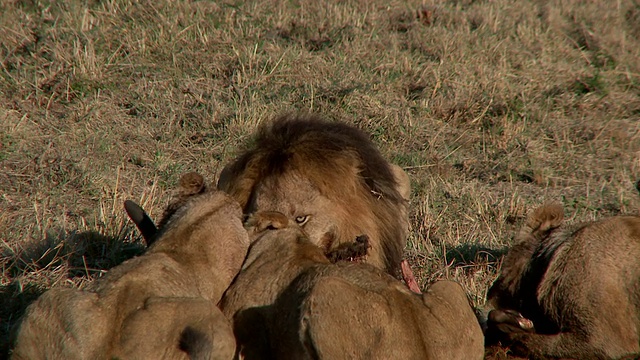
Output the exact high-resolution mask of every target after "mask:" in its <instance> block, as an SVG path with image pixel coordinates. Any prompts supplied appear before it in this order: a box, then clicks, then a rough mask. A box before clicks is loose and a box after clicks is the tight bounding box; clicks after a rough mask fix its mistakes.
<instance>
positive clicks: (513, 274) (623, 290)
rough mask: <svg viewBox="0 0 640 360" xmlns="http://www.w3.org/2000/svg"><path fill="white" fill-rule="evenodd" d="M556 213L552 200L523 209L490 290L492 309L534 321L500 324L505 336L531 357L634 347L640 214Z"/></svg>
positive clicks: (639, 337)
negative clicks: (524, 216)
mask: <svg viewBox="0 0 640 360" xmlns="http://www.w3.org/2000/svg"><path fill="white" fill-rule="evenodd" d="M562 215H563V210H562V207H561V206H560V205H557V204H556V205H546V206H542V207H540V208H538V209H536V210H535V211H534V212H533V214H532V215H530V216H529V218H528V220H527V223H526V225H525V226H524V228H523V229H522V230H521V231H520V233H519V235H518V236H517V241H518V242H517V244H516V245H515V246H514V247H513V248H512V249H511V250H510V251H509V253H508V254H507V256H506V257H505V259H504V261H503V265H502V273H501V275H500V276H499V277H498V279H497V280H496V281H495V283H494V284H493V286H492V287H491V289H490V290H489V294H488V301H489V303H490V304H491V305H492V306H493V307H495V308H496V309H498V311H502V310H505V309H506V310H515V311H517V312H520V313H521V314H522V316H524V318H526V319H530V320H531V321H533V324H534V325H535V333H527V332H526V331H520V330H521V329H517V327H515V328H512V329H513V330H514V331H512V332H510V331H505V332H506V334H502V335H504V336H503V338H504V341H505V342H506V343H511V344H512V348H513V349H514V350H516V351H517V352H518V351H519V352H520V353H522V354H525V355H528V356H530V357H533V358H573V359H618V358H621V357H624V356H630V357H636V356H638V355H640V345H639V343H640V261H639V259H640V216H616V217H611V218H607V219H603V220H600V221H595V222H591V223H587V224H581V225H576V226H563V225H562ZM489 315H490V316H489V317H490V319H489V320H490V321H491V318H492V317H493V318H494V322H497V323H498V324H500V322H501V321H510V320H509V317H499V316H498V315H504V314H500V313H493V314H492V313H490V314H489ZM495 319H498V320H495ZM496 328H498V329H499V328H500V326H497V327H496ZM503 329H504V328H503ZM491 335H495V334H491Z"/></svg>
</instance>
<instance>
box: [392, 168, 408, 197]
mask: <svg viewBox="0 0 640 360" xmlns="http://www.w3.org/2000/svg"><path fill="white" fill-rule="evenodd" d="M390 165H391V172H392V173H393V177H394V178H395V180H396V184H397V187H396V190H397V191H398V193H399V194H400V196H402V198H403V199H405V200H407V201H409V198H410V197H411V181H410V180H409V175H407V173H406V172H405V171H404V170H402V168H401V167H400V166H398V165H396V164H390Z"/></svg>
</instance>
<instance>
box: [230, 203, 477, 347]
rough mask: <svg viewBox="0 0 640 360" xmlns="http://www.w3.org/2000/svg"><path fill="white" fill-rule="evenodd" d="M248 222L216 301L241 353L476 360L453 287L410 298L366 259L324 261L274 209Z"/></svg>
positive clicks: (465, 305) (466, 311)
mask: <svg viewBox="0 0 640 360" xmlns="http://www.w3.org/2000/svg"><path fill="white" fill-rule="evenodd" d="M248 226H249V232H250V237H251V238H252V245H251V247H250V248H249V252H248V254H247V258H246V260H245V263H244V265H243V267H242V270H241V271H240V273H239V274H238V276H237V277H236V279H235V280H234V282H233V284H232V285H231V286H230V287H229V289H228V290H227V292H226V293H225V296H224V297H223V300H222V302H221V309H222V310H223V312H224V313H225V314H226V315H227V316H229V317H230V318H232V319H233V322H234V332H235V334H236V338H237V340H238V351H239V352H240V354H241V355H242V356H244V359H247V360H250V359H270V358H276V359H346V358H349V359H394V358H395V359H465V360H466V359H482V357H483V355H484V346H483V343H484V338H483V335H482V330H481V329H480V325H479V324H478V321H477V319H476V317H475V315H474V312H473V310H472V309H471V306H470V305H469V301H468V299H467V297H466V295H465V293H464V291H463V290H462V288H461V287H460V285H458V284H457V283H454V282H450V281H441V282H437V283H435V284H433V285H432V286H431V287H430V288H428V289H427V291H426V292H425V293H424V294H422V295H418V294H415V293H413V292H411V291H409V290H408V289H407V288H406V287H405V286H404V285H403V284H402V283H401V282H400V281H398V280H397V279H395V278H394V277H392V276H391V275H389V274H387V273H385V272H384V271H382V270H380V269H378V268H375V267H374V266H372V265H370V264H362V263H353V262H340V263H337V264H333V263H331V262H330V261H329V260H328V259H327V257H326V255H325V254H324V251H323V250H322V249H320V248H319V247H317V246H316V245H315V244H313V243H312V242H311V241H310V240H309V238H308V237H307V235H306V234H305V232H304V230H302V229H300V228H299V227H298V226H297V225H295V224H291V223H287V218H286V217H285V216H284V215H282V214H279V213H277V212H264V213H261V212H258V213H255V214H254V215H253V216H252V218H250V220H249V222H248ZM252 226H253V228H252Z"/></svg>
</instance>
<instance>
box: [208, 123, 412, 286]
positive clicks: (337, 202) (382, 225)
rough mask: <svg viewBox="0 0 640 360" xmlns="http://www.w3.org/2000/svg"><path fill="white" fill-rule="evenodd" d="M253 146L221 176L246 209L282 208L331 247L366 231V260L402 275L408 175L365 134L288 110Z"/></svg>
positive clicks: (327, 248)
mask: <svg viewBox="0 0 640 360" xmlns="http://www.w3.org/2000/svg"><path fill="white" fill-rule="evenodd" d="M251 144H252V146H251V148H249V149H247V150H246V151H245V152H244V153H243V154H242V155H240V156H239V157H238V158H237V159H236V160H235V161H233V162H232V163H231V164H229V165H228V166H226V167H225V168H224V169H223V171H222V173H221V175H220V179H219V181H218V188H219V189H221V190H224V191H226V192H228V193H229V194H231V195H232V196H233V197H234V198H235V199H236V200H237V201H238V202H240V204H241V206H242V207H243V209H244V212H245V214H251V213H253V212H256V211H263V210H273V211H279V212H281V213H283V214H285V215H286V216H287V218H289V220H290V221H293V222H296V221H297V222H298V223H299V224H300V225H301V226H302V227H303V228H304V230H305V231H306V233H307V234H308V235H309V237H310V239H311V241H312V242H313V243H314V244H316V245H318V246H320V247H322V248H323V249H324V250H325V251H326V252H330V251H331V250H332V249H335V248H336V247H339V246H340V245H341V244H344V243H353V242H354V240H355V239H356V238H357V237H358V236H360V235H367V236H368V238H369V244H370V249H369V253H368V256H366V258H365V261H366V262H368V263H370V264H372V265H374V266H376V267H378V268H380V269H384V270H386V271H387V272H389V273H390V274H393V275H397V271H398V269H399V265H400V261H401V260H402V255H403V250H404V246H405V244H406V238H407V231H408V217H407V204H408V198H409V195H410V184H409V178H408V176H407V174H406V173H405V172H404V171H403V170H402V169H401V168H400V167H398V166H396V165H392V164H390V163H389V162H387V161H386V160H385V159H384V158H383V157H382V155H381V154H380V151H379V150H378V149H377V148H376V147H375V146H374V144H373V142H372V141H371V140H370V139H369V137H368V136H367V135H366V134H364V133H363V132H362V131H360V130H358V129H356V128H354V127H352V126H350V125H347V124H344V123H339V122H329V121H325V120H322V119H320V118H318V117H316V116H313V115H307V116H303V115H285V116H281V117H279V118H277V119H275V120H274V121H273V122H270V123H268V124H264V125H262V126H261V127H260V129H259V130H258V132H257V134H256V136H255V138H254V139H253V141H252V142H251Z"/></svg>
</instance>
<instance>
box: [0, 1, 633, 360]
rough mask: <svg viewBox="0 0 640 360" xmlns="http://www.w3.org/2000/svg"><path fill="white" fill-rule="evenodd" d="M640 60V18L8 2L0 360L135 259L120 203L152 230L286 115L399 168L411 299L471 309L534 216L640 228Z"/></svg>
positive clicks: (132, 234) (292, 4) (436, 7)
mask: <svg viewBox="0 0 640 360" xmlns="http://www.w3.org/2000/svg"><path fill="white" fill-rule="evenodd" d="M638 59H640V3H638V1H637V0H631V1H625V0H620V1H617V2H611V1H605V0H595V1H589V2H583V1H577V0H548V1H544V0H540V1H507V0H496V1H487V0H480V1H464V0H461V1H454V0H443V1H429V0H426V1H391V2H389V1H363V0H361V1H346V2H341V3H340V4H339V5H338V4H335V2H327V3H314V2H305V1H278V2H273V1H247V2H241V1H233V0H231V1H226V2H215V3H214V2H208V1H169V0H154V1H147V0H142V1H132V0H108V1H78V0H74V1H58V2H49V1H40V0H32V1H19V0H13V1H2V2H1V3H0V241H1V244H0V247H1V248H0V256H1V258H0V270H1V274H0V350H1V352H0V353H1V354H3V355H4V354H6V351H7V344H8V334H9V329H10V327H11V326H12V325H13V324H14V323H15V322H16V320H17V318H18V317H19V316H20V315H21V314H22V312H23V310H24V308H25V307H26V306H27V305H28V304H29V303H30V302H31V301H33V300H34V299H35V298H36V297H37V296H38V295H39V294H40V293H42V292H43V291H44V290H46V289H47V288H49V287H51V286H83V284H86V283H87V282H89V281H92V280H93V279H95V278H96V277H98V276H100V274H102V273H104V272H105V271H106V270H108V269H109V268H110V267H112V266H114V265H116V264H118V263H120V262H122V261H124V260H125V259H127V258H129V257H131V256H133V255H135V254H137V253H139V252H140V251H141V250H142V245H141V241H140V237H139V236H138V233H137V232H136V231H134V230H135V229H134V228H133V226H132V225H131V224H130V223H129V222H127V219H126V216H125V213H124V211H123V208H122V202H123V200H125V199H133V200H136V201H139V202H140V203H141V204H142V205H143V206H144V207H145V208H146V209H147V210H148V211H149V212H150V214H151V216H152V217H154V218H157V217H158V216H159V215H160V214H161V211H162V209H163V207H164V206H165V204H166V201H167V199H168V196H169V192H168V190H170V189H172V188H174V187H175V185H176V182H177V180H178V179H179V177H180V175H181V174H183V173H184V172H187V171H199V172H200V173H203V174H206V175H208V176H209V177H210V178H211V179H212V180H215V178H216V177H217V174H218V173H219V171H220V170H221V168H222V166H224V164H225V163H226V162H227V161H229V160H230V159H231V158H233V157H234V156H235V155H236V154H237V151H238V149H239V148H240V147H241V145H242V144H243V143H244V142H245V141H246V140H247V139H248V137H249V136H250V134H251V133H252V131H253V130H254V129H255V127H256V125H257V124H259V123H260V122H261V121H264V120H267V119H269V118H271V117H273V116H274V115H276V114H278V113H280V112H284V111H292V110H302V111H314V112H319V113H321V114H324V115H326V116H327V117H329V118H332V119H336V120H342V121H346V122H350V123H353V124H355V125H357V126H358V127H360V128H362V129H364V130H365V131H367V132H369V133H370V134H371V135H372V138H373V139H374V141H375V142H376V143H377V144H378V145H379V147H380V148H381V149H382V151H383V153H384V154H385V155H386V156H387V157H388V158H389V159H391V160H392V161H394V162H396V163H398V164H399V165H401V166H403V167H404V168H405V169H406V170H407V172H408V173H409V174H410V176H411V179H412V187H413V193H412V199H411V208H412V211H411V220H412V221H411V226H412V229H411V230H412V235H411V238H410V240H409V245H408V246H407V249H406V251H407V256H408V257H409V259H410V261H411V263H412V264H413V266H414V268H415V270H416V272H417V275H418V276H419V282H420V284H421V285H422V286H425V285H427V284H428V283H430V282H432V281H434V280H436V279H440V278H448V279H455V280H457V281H459V282H461V283H462V284H463V286H464V287H465V289H466V290H467V291H468V293H469V296H470V299H471V300H472V302H473V303H474V304H475V305H476V306H478V307H482V305H483V304H484V298H485V295H486V290H487V287H488V285H489V284H490V283H491V282H492V281H493V279H494V278H495V276H496V273H497V271H498V270H499V266H500V260H501V256H502V255H503V254H504V253H505V251H506V249H507V247H508V246H509V245H510V244H511V241H512V237H513V234H514V232H515V231H516V229H517V228H518V227H519V226H520V225H521V223H522V221H523V219H524V216H525V215H526V213H527V212H528V211H529V210H530V209H532V208H533V207H534V206H537V205H539V204H541V203H542V202H544V201H552V200H555V201H561V202H562V203H563V204H564V206H565V208H566V213H567V217H568V218H569V219H570V220H572V221H579V220H591V219H594V218H599V217H603V216H608V215H616V214H620V213H638V212H639V211H640V195H639V194H638V193H637V191H636V190H635V188H634V182H635V181H636V180H638V179H639V178H640V61H639V60H638ZM495 355H496V357H497V358H506V357H507V356H508V354H506V353H504V352H502V353H500V352H498V353H497V354H495Z"/></svg>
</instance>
